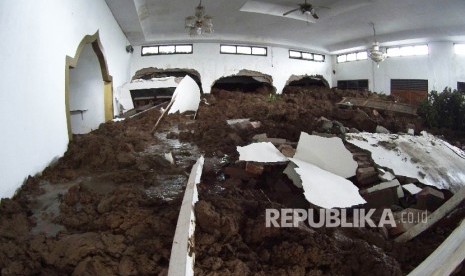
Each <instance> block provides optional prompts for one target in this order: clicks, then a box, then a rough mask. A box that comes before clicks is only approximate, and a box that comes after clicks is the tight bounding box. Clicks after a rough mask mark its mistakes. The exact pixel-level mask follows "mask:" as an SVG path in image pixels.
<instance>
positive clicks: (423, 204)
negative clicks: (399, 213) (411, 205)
mask: <svg viewBox="0 0 465 276" xmlns="http://www.w3.org/2000/svg"><path fill="white" fill-rule="evenodd" d="M415 197H416V198H417V204H416V205H415V207H416V208H418V209H423V210H428V211H430V212H433V211H434V210H436V209H437V208H439V206H441V205H442V204H443V203H444V194H443V193H442V192H440V191H438V190H436V189H434V188H432V187H425V188H423V189H422V190H421V191H420V192H419V193H418V194H417V195H416V196H415Z"/></svg>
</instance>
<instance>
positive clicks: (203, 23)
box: [185, 0, 213, 36]
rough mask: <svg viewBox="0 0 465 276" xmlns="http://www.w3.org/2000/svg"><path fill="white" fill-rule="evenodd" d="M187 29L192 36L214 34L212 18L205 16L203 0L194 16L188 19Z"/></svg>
mask: <svg viewBox="0 0 465 276" xmlns="http://www.w3.org/2000/svg"><path fill="white" fill-rule="evenodd" d="M185 27H186V29H187V30H188V31H189V35H191V36H196V35H202V34H210V33H213V22H212V17H211V16H209V15H206V14H205V7H204V6H202V0H200V3H199V5H198V6H197V7H196V8H195V14H194V16H188V17H186V22H185Z"/></svg>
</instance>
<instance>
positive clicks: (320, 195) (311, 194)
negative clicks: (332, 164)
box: [290, 158, 366, 209]
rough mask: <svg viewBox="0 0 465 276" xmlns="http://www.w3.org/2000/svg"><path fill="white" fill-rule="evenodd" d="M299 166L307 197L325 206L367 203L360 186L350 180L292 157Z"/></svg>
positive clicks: (312, 201) (347, 205)
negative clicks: (361, 194)
mask: <svg viewBox="0 0 465 276" xmlns="http://www.w3.org/2000/svg"><path fill="white" fill-rule="evenodd" d="M290 160H291V161H292V162H293V163H294V164H296V165H297V166H298V168H296V169H295V171H296V172H297V173H298V174H299V175H300V178H301V179H302V187H303V189H304V195H305V198H306V199H307V200H308V202H310V203H312V204H315V205H318V206H320V207H323V208H327V209H330V208H335V207H341V208H343V207H350V206H354V205H358V204H364V203H366V201H365V199H363V198H362V197H361V196H360V194H359V192H358V188H357V187H356V186H355V185H354V184H353V183H352V182H350V181H349V180H347V179H345V178H343V177H341V176H339V175H336V174H333V173H331V172H329V171H326V170H323V169H320V168H319V167H317V166H315V165H312V164H310V163H307V162H304V161H302V160H299V159H295V158H291V159H290Z"/></svg>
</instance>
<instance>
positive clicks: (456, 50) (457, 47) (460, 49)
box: [453, 43, 465, 56]
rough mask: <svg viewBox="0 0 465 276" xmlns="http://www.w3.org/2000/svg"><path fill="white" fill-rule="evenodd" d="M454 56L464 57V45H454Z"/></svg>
mask: <svg viewBox="0 0 465 276" xmlns="http://www.w3.org/2000/svg"><path fill="white" fill-rule="evenodd" d="M453 47H454V54H456V55H458V56H465V43H454V46H453Z"/></svg>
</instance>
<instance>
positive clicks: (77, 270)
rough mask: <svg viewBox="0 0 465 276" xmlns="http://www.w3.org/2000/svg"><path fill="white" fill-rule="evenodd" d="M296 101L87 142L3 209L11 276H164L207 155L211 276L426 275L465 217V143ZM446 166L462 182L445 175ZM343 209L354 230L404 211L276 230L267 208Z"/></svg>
mask: <svg viewBox="0 0 465 276" xmlns="http://www.w3.org/2000/svg"><path fill="white" fill-rule="evenodd" d="M186 79H187V78H185V80H186ZM187 80H188V79H187ZM286 89H288V90H292V93H287V94H284V95H274V96H272V97H270V95H266V94H264V93H262V94H260V93H241V92H237V91H236V92H230V91H217V92H216V93H215V94H213V95H204V97H203V99H202V100H201V101H200V103H199V102H196V107H197V106H199V109H198V111H197V115H196V116H195V118H196V120H193V116H186V115H185V114H170V115H167V117H166V118H165V119H164V120H162V121H161V122H160V126H159V128H157V129H156V131H155V132H152V129H153V127H154V125H155V124H156V122H157V120H158V119H159V117H160V114H161V110H159V109H151V110H148V111H146V112H144V113H141V114H140V115H138V116H136V117H133V118H128V119H126V120H123V121H120V122H109V123H106V124H102V125H101V126H100V128H99V129H98V130H96V131H94V132H92V133H90V134H87V135H78V136H75V137H74V139H73V141H71V142H70V145H69V149H68V151H67V152H66V154H65V156H64V157H63V158H61V159H59V160H57V161H56V163H54V164H53V165H51V166H50V167H49V168H47V169H46V170H45V171H44V172H43V173H42V174H41V175H39V176H35V177H30V178H29V179H28V181H26V183H25V185H23V187H22V188H21V190H20V191H19V192H18V194H17V195H16V196H15V197H14V198H13V199H3V200H2V203H1V205H0V267H2V274H6V275H10V274H21V275H31V274H40V273H42V274H51V275H55V274H73V273H74V274H93V275H96V274H97V275H114V274H121V275H137V274H142V275H144V274H145V275H154V274H161V275H165V274H166V273H167V272H168V265H169V263H170V261H172V260H171V257H170V256H172V255H171V254H172V252H171V250H172V246H173V238H174V234H175V231H178V229H179V226H178V228H177V226H176V224H177V223H178V214H179V210H180V209H181V202H182V200H181V199H182V196H183V193H184V190H185V187H186V183H187V182H188V179H187V175H188V172H190V171H191V169H192V166H193V164H194V163H195V161H196V160H197V159H198V158H199V157H200V155H205V162H204V166H203V171H202V178H201V179H196V182H195V183H197V182H200V184H199V185H198V197H199V201H198V202H197V203H196V204H195V206H194V207H192V206H191V207H192V208H193V212H194V213H195V219H196V228H195V233H194V234H193V236H194V239H188V240H187V242H188V244H189V246H188V248H189V251H187V252H186V253H187V255H188V256H192V254H191V253H195V264H194V267H193V269H194V271H195V273H196V274H197V275H211V274H217V275H219V274H221V275H223V274H226V275H227V274H231V275H239V274H240V275H247V274H259V275H268V274H270V275H284V274H290V275H309V274H310V275H402V274H406V273H408V272H410V271H412V270H413V269H415V268H416V267H418V266H419V265H420V263H421V262H422V261H424V260H425V259H426V258H427V257H428V256H429V255H430V254H431V253H432V252H433V251H434V250H436V249H437V248H438V247H439V245H440V244H441V243H442V242H443V241H445V240H446V238H447V236H448V235H449V234H450V233H452V232H453V231H454V229H455V228H456V227H457V225H458V224H459V222H460V221H461V220H462V219H463V218H464V217H465V204H464V203H463V202H462V200H463V194H462V193H465V192H464V191H465V190H463V189H461V186H463V184H462V185H461V183H465V182H464V181H463V180H462V179H461V178H460V177H462V174H461V173H460V172H461V171H463V169H462V163H463V162H464V161H463V160H464V157H465V153H463V152H462V151H461V150H460V149H459V148H456V147H454V146H452V145H451V144H455V142H454V141H452V143H451V144H449V143H446V142H444V141H442V140H439V139H437V138H435V137H432V136H430V135H427V134H421V135H417V136H415V134H418V133H421V132H420V131H421V130H422V127H421V126H422V124H421V121H419V120H418V118H416V117H415V116H412V115H410V114H406V113H399V112H394V111H392V110H385V109H382V108H379V107H378V108H373V107H372V106H367V105H365V106H355V105H352V106H347V105H346V106H344V105H343V106H341V105H340V104H339V105H338V103H340V102H341V100H342V99H343V97H353V98H357V99H365V100H368V99H373V100H382V101H389V100H392V99H390V98H389V97H383V96H379V95H376V94H372V93H369V92H350V91H348V92H346V91H344V92H343V91H338V90H330V89H327V88H322V87H318V88H308V87H298V86H294V87H288V88H286ZM197 95H198V94H197ZM178 96H179V95H178ZM175 100H176V99H175ZM180 100H181V101H183V100H186V97H182V98H180ZM187 102H189V103H191V101H190V100H188V101H187ZM164 108H166V106H164ZM180 109H181V108H180ZM167 113H168V112H167ZM411 130H413V131H411ZM364 131H365V132H364ZM366 131H368V132H370V133H366ZM399 132H402V133H400V134H399ZM386 156H389V160H387V159H386V158H387V157H386ZM438 160H439V161H438ZM447 160H452V161H447ZM443 162H452V163H453V164H450V163H443ZM441 164H447V168H444V170H443V171H448V172H451V175H446V174H444V173H442V174H441V173H439V172H440V170H441ZM194 168H195V167H194ZM451 170H452V171H451ZM452 176H454V177H457V179H454V178H453V177H452ZM189 182H191V181H189ZM187 190H188V189H187ZM187 190H186V191H187ZM191 192H192V194H191V195H192V197H191V198H192V200H193V199H194V197H195V192H193V190H191ZM186 193H187V192H186ZM193 202H194V201H193ZM188 203H189V202H188ZM334 207H336V209H334V210H338V211H340V212H346V213H347V214H348V216H349V220H350V219H352V218H353V214H354V212H355V210H356V208H357V209H364V210H365V209H366V210H368V209H370V208H374V209H376V210H375V212H374V214H373V217H372V218H373V220H374V221H375V222H376V223H377V222H379V220H380V218H381V211H382V210H390V211H392V213H393V216H394V218H393V219H394V220H395V221H396V222H397V223H396V226H395V227H389V226H383V227H371V226H367V227H355V228H343V227H335V228H331V227H312V226H311V225H309V224H308V223H306V222H299V223H298V224H297V225H296V226H297V227H289V228H286V227H266V219H265V218H266V210H267V209H277V210H283V209H290V208H298V209H305V210H311V211H314V212H315V213H318V211H321V210H325V208H334ZM406 216H407V217H409V216H411V217H416V218H420V219H422V218H425V217H427V218H428V220H430V221H431V223H429V224H424V223H419V221H418V220H416V221H404V220H403V219H402V218H403V217H406ZM317 220H318V219H317ZM433 222H434V223H433ZM189 231H190V230H189ZM454 233H455V232H454ZM191 234H192V233H191ZM454 236H457V234H455V235H454ZM186 239H187V237H186ZM186 247H187V246H186ZM449 248H450V246H449ZM454 263H456V260H455V259H454ZM460 269H461V268H460V267H459V270H460ZM458 273H463V271H460V272H458ZM418 275H421V274H418Z"/></svg>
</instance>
